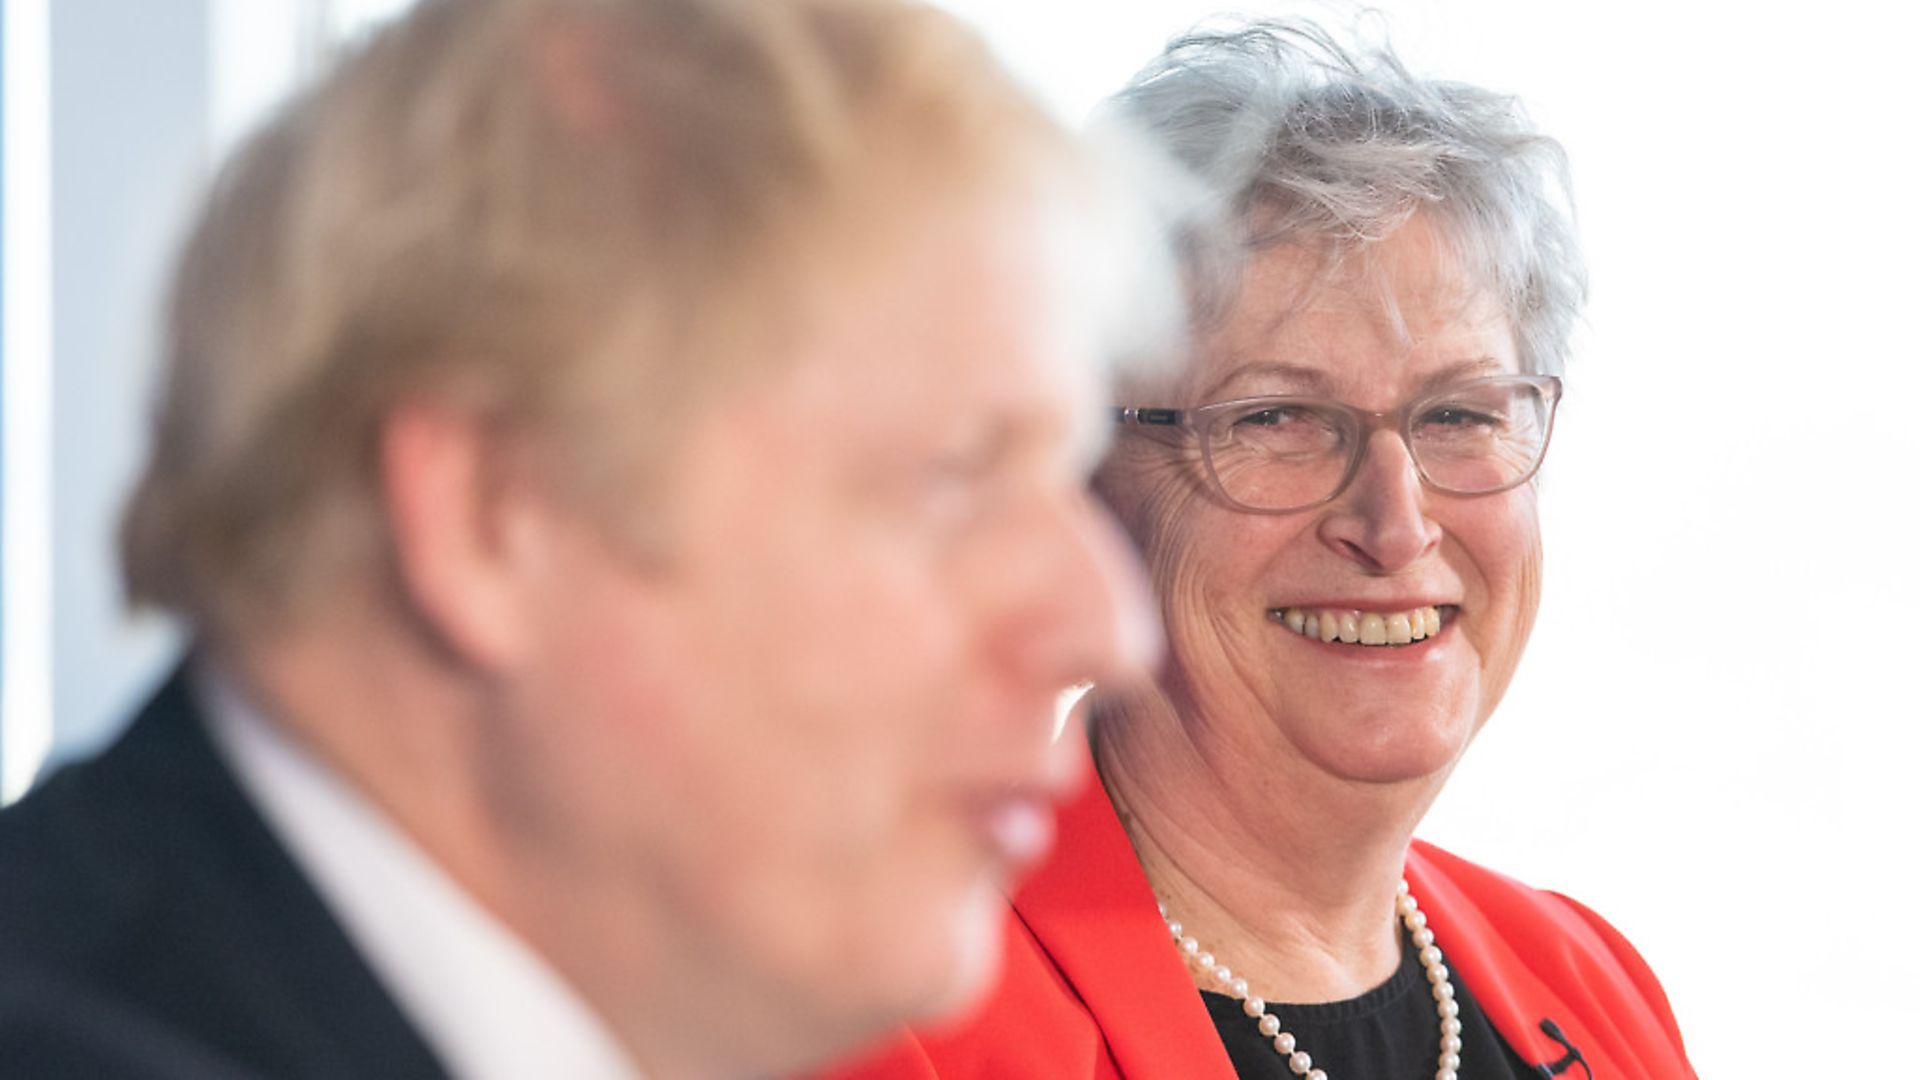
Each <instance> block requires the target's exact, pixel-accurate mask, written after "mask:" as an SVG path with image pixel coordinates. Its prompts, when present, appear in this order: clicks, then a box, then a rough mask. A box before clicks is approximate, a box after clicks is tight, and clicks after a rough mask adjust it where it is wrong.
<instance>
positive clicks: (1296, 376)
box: [1201, 360, 1333, 401]
mask: <svg viewBox="0 0 1920 1080" xmlns="http://www.w3.org/2000/svg"><path fill="white" fill-rule="evenodd" d="M1254 379H1258V380H1260V381H1262V382H1265V381H1269V380H1272V381H1282V382H1285V383H1287V384H1288V385H1289V389H1290V390H1292V391H1294V392H1302V391H1304V392H1306V393H1311V394H1328V393H1331V392H1332V389H1333V383H1332V380H1330V379H1329V378H1328V377H1327V374H1326V372H1324V371H1321V370H1320V369H1319V368H1311V367H1303V366H1301V365H1299V364H1288V363H1283V362H1281V361H1278V360H1267V361H1259V362H1256V363H1251V364H1242V365H1241V366H1239V367H1236V368H1234V369H1233V370H1232V371H1229V372H1227V373H1226V374H1225V375H1224V376H1222V377H1221V378H1220V379H1219V380H1218V381H1216V382H1215V383H1214V384H1213V385H1212V386H1210V387H1208V388H1207V390H1206V392H1205V393H1204V394H1203V395H1202V396H1201V400H1203V401H1220V400H1223V398H1222V395H1223V394H1225V393H1227V392H1228V390H1229V388H1231V387H1233V386H1235V385H1236V384H1239V383H1242V382H1247V381H1249V380H1254Z"/></svg>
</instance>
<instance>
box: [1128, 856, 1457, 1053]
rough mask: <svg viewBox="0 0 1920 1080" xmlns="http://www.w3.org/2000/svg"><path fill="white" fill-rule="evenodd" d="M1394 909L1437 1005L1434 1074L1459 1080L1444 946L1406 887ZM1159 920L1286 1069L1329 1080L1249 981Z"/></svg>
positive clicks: (1175, 924)
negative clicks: (1266, 1041) (1442, 952)
mask: <svg viewBox="0 0 1920 1080" xmlns="http://www.w3.org/2000/svg"><path fill="white" fill-rule="evenodd" d="M1393 903H1394V909H1395V910H1396V911H1397V912H1398V913H1399V915H1400V921H1401V922H1402V923H1404V924H1406V927H1407V933H1408V934H1409V935H1411V936H1412V937H1413V947H1414V948H1416V949H1419V950H1420V966H1421V967H1424V968H1426V969H1427V982H1428V983H1429V984H1430V985H1431V986H1432V987H1433V1000H1434V1004H1435V1007H1436V1010H1437V1011H1438V1012H1439V1014H1440V1067H1439V1068H1438V1069H1436V1070H1435V1071H1434V1074H1433V1077H1434V1080H1459V1076H1460V1004H1459V1002H1457V1001H1455V1000H1454V998H1453V979H1452V978H1451V976H1450V974H1449V972H1448V971H1447V965H1446V964H1445V963H1443V962H1442V957H1441V955H1440V946H1438V945H1435V944H1434V943H1433V931H1431V930H1429V929H1427V917H1426V915H1425V914H1424V913H1422V912H1421V910H1420V905H1419V904H1418V903H1416V902H1415V901H1414V899H1413V894H1412V893H1411V892H1409V891H1407V883H1406V882H1405V881H1402V882H1401V883H1400V891H1399V893H1398V894H1397V895H1396V896H1395V897H1394V901H1393ZM1160 917H1161V918H1162V919H1165V920H1166V922H1167V929H1168V930H1170V931H1172V932H1173V940H1174V942H1175V943H1176V944H1177V945H1178V946H1179V948H1180V955H1181V956H1182V957H1183V958H1185V959H1186V960H1187V961H1189V962H1190V963H1194V964H1198V965H1200V969H1201V970H1202V971H1205V972H1206V973H1207V975H1208V976H1209V977H1211V978H1212V979H1213V981H1214V984H1215V985H1216V986H1218V987H1219V988H1220V989H1221V990H1223V991H1224V992H1226V993H1228V994H1231V995H1232V996H1233V997H1235V998H1238V999H1239V1000H1240V1008H1241V1011H1243V1012H1245V1013H1246V1014H1247V1015H1248V1016H1250V1017H1252V1018H1253V1019H1255V1020H1257V1021H1259V1023H1260V1034H1262V1035H1265V1036H1266V1037H1267V1038H1269V1039H1272V1040H1273V1049H1274V1052H1275V1053H1277V1054H1279V1055H1280V1056H1281V1057H1283V1058H1285V1059H1286V1061H1287V1068H1289V1069H1292V1070H1293V1074H1294V1075H1295V1076H1300V1077H1304V1078H1305V1080H1327V1074H1326V1072H1325V1071H1324V1070H1321V1069H1316V1068H1314V1066H1313V1058H1311V1057H1309V1056H1308V1055H1307V1052H1306V1051H1305V1050H1302V1049H1300V1048H1299V1046H1298V1045H1297V1044H1298V1040H1296V1039H1295V1038H1294V1037H1293V1034H1292V1033H1291V1032H1288V1031H1282V1030H1281V1028H1280V1018H1279V1017H1277V1016H1275V1015H1273V1014H1272V1013H1270V1012H1268V1011H1267V1003H1266V1002H1265V1001H1263V1000H1261V999H1260V998H1259V997H1257V996H1256V995H1254V994H1253V993H1252V992H1250V991H1249V990H1248V989H1247V980H1245V979H1242V978H1239V977H1238V976H1236V975H1234V973H1233V970H1232V969H1231V968H1229V967H1227V965H1225V964H1221V963H1217V962H1216V960H1215V957H1214V955H1213V954H1212V953H1210V952H1207V951H1205V950H1203V949H1202V948H1201V947H1200V943H1199V942H1198V941H1195V940H1194V939H1193V937H1192V935H1190V934H1187V933H1186V932H1185V929H1184V928H1183V927H1182V926H1181V925H1180V922H1179V920H1177V919H1175V918H1174V917H1173V916H1172V915H1169V914H1167V905H1165V904H1161V905H1160Z"/></svg>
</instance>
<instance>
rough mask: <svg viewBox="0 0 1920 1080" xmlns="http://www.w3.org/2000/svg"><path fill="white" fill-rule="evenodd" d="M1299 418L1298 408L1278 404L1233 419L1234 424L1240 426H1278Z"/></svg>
mask: <svg viewBox="0 0 1920 1080" xmlns="http://www.w3.org/2000/svg"><path fill="white" fill-rule="evenodd" d="M1300 418H1301V417H1300V410H1299V409H1297V408H1294V407H1293V406H1291V405H1280V406H1275V407H1274V408H1271V409H1261V410H1259V411H1258V412H1250V413H1248V414H1247V415H1245V416H1242V417H1240V418H1239V419H1238V420H1235V421H1234V424H1235V425H1237V426H1241V427H1279V426H1281V425H1282V424H1290V423H1294V422H1297V421H1298V420H1299V419H1300Z"/></svg>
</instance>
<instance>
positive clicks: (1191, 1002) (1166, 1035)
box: [826, 783, 1695, 1080]
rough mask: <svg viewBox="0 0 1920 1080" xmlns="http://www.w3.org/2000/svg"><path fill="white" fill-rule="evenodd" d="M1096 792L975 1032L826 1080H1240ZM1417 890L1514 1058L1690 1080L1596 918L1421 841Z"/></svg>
mask: <svg viewBox="0 0 1920 1080" xmlns="http://www.w3.org/2000/svg"><path fill="white" fill-rule="evenodd" d="M1087 787H1088V790H1087V791H1086V792H1085V793H1084V794H1083V795H1081V796H1080V797H1079V798H1078V799H1076V800H1075V801H1074V802H1072V803H1071V804H1069V805H1067V806H1064V807H1062V808H1061V816H1060V841H1059V844H1058V845H1057V847H1056V849H1055V851H1054V854H1053V856H1052V858H1051V859H1050V860H1049V861H1048V862H1046V863H1045V864H1044V865H1043V866H1041V868H1040V869H1039V871H1038V872H1037V873H1035V874H1034V876H1033V877H1032V879H1031V880H1029V881H1028V882H1027V884H1026V886H1025V887H1024V888H1022V889H1021V890H1020V892H1019V893H1018V894H1017V895H1016V896H1015V897H1014V898H1013V906H1012V911H1011V912H1010V914H1009V917H1008V920H1007V923H1008V925H1007V933H1006V962H1005V966H1004V971H1003V974H1002V977H1001V982H1000V985H999V988H998V989H997V990H996V991H995V992H994V993H993V994H992V995H991V996H990V997H989V998H988V999H987V1000H986V1001H985V1002H984V1003H983V1004H982V1005H981V1006H980V1007H979V1008H978V1009H977V1010H976V1011H975V1012H973V1013H972V1014H970V1015H969V1016H968V1017H967V1018H966V1019H964V1020H962V1021H960V1022H958V1023H956V1024H951V1025H948V1026H945V1027H938V1028H930V1029H926V1030H915V1031H913V1032H911V1033H907V1034H904V1035H902V1036H901V1037H900V1038H898V1039H897V1040H895V1041H894V1042H893V1043H890V1044H888V1045H887V1046H885V1047H883V1048H882V1049H880V1050H879V1051H877V1052H875V1053H873V1054H870V1055H869V1056H867V1057H866V1058H863V1059H861V1060H860V1061H858V1062H855V1063H853V1064H850V1065H847V1066H845V1067H843V1068H841V1069H839V1070H836V1071H833V1072H831V1073H828V1074H826V1077H827V1078H828V1080H883V1078H885V1080H895V1078H900V1080H918V1078H947V1080H952V1078H959V1077H980V1078H982V1080H1080V1078H1083V1077H1084V1078H1090V1080H1102V1078H1118V1077H1130V1078H1133V1080H1234V1071H1233V1066H1232V1064H1231V1063H1230V1062H1229V1061H1228V1060H1227V1053H1226V1050H1225V1049H1223V1048H1222V1047H1221V1045H1220V1039H1219V1036H1218V1034H1217V1033H1216V1032H1215V1031H1214V1028H1213V1022H1212V1020H1211V1019H1210V1018H1209V1017H1208V1015H1207V1011H1206V1007H1205V1006H1204V1005H1203V1004H1202V1003H1201V1000H1200V995H1199V993H1198V992H1196V990H1195V988H1194V985H1193V981H1192V979H1191V978H1189V976H1188V975H1187V970H1186V967H1185V965H1184V964H1182V963H1181V961H1180V958H1179V955H1178V953H1177V952H1176V951H1175V950H1174V949H1173V948H1172V946H1171V945H1170V944H1169V942H1168V940H1167V931H1166V925H1165V923H1163V922H1162V921H1161V919H1160V913H1159V909H1158V906H1157V904H1156V903H1155V900H1154V897H1153V892H1152V890H1151V888H1150V887H1149V886H1148V884H1147V879H1146V875H1145V874H1143V873H1142V872H1141V870H1140V865H1139V863H1138V862H1137V861H1136V860H1135V858H1134V854H1133V848H1132V847H1131V846H1130V845H1129V843H1128V841H1127V836H1126V833H1125V832H1124V831H1122V829H1121V827H1120V822H1119V819H1118V818H1117V817H1115V815H1114V812H1113V806H1112V804H1111V803H1109V802H1108V801H1107V797H1106V793H1105V792H1104V791H1102V790H1101V788H1100V785H1099V784H1097V783H1089V784H1088V785H1087ZM1407 881H1408V883H1409V884H1410V885H1411V886H1412V888H1413V892H1414V895H1416V896H1418V897H1419V898H1420V909H1421V910H1422V911H1424V912H1426V913H1427V919H1428V925H1429V926H1430V927H1431V928H1432V929H1433V932H1434V936H1435V938H1436V940H1437V942H1438V943H1439V945H1440V947H1441V948H1442V949H1443V950H1444V951H1445V952H1446V955H1447V964H1448V965H1449V966H1450V967H1452V968H1453V969H1454V970H1455V971H1457V972H1459V973H1460V975H1461V977H1462V978H1463V979H1465V981H1466V983H1467V985H1468V986H1469V987H1470V988H1471V989H1472V991H1473V996H1474V998H1475V999H1476V1000H1478V1001H1479V1002H1480V1005H1481V1007H1482V1008H1483V1009H1484V1010H1485V1011H1486V1014H1487V1018H1488V1019H1489V1020H1491V1021H1492V1023H1493V1026H1494V1028H1495V1029H1496V1030H1497V1031H1499V1033H1500V1035H1501V1037H1502V1038H1504V1039H1505V1040H1506V1041H1507V1043H1508V1045H1510V1046H1512V1047H1513V1048H1514V1049H1515V1050H1516V1051H1518V1052H1519V1054H1520V1056H1521V1057H1523V1058H1525V1059H1526V1060H1527V1061H1529V1062H1536V1063H1542V1064H1546V1065H1548V1066H1549V1067H1551V1066H1553V1065H1556V1064H1564V1066H1565V1067H1564V1068H1563V1070H1562V1071H1561V1072H1559V1073H1558V1074H1557V1075H1559V1076H1563V1077H1568V1078H1572V1080H1587V1074H1586V1073H1585V1072H1583V1071H1582V1070H1581V1068H1580V1066H1579V1065H1578V1064H1574V1063H1572V1062H1571V1060H1570V1050H1569V1047H1573V1048H1578V1051H1579V1053H1580V1055H1581V1056H1582V1057H1583V1058H1584V1059H1585V1061H1586V1063H1587V1065H1588V1066H1589V1068H1590V1069H1591V1072H1592V1076H1593V1077H1594V1078H1595V1080H1693V1078H1694V1075H1695V1074H1694V1071H1693V1067H1692V1066H1691V1065H1690V1064H1688V1062H1687V1055H1686V1049H1685V1047H1684V1046H1683V1045H1682V1044H1681V1041H1680V1029H1679V1027H1678V1025H1677V1024H1675V1022H1674V1019H1673V1012H1672V1010H1671V1009H1670V1008H1669V1007H1668V1005H1667V997H1666V994H1665V992H1663V991H1662V990H1661V989H1660V983H1659V982H1658V981H1657V980H1656V979H1655V978H1654V976H1653V972H1652V971H1650V970H1648V968H1647V965H1646V962H1645V961H1643V960H1641V959H1640V955H1639V954H1638V953H1637V952H1635V951H1634V949H1633V946H1632V945H1630V944H1628V943H1627V940H1626V939H1625V938H1623V937H1621V936H1620V934H1619V932H1618V931H1616V930H1614V929H1613V927H1611V926H1608V925H1607V924H1606V922H1604V921H1603V920H1602V919H1601V918H1600V917H1599V916H1598V915H1595V914H1594V913H1593V912H1591V911H1588V910H1587V909H1586V908H1584V907H1581V906H1580V905H1579V904H1577V903H1575V902H1573V901H1572V900H1569V899H1567V898H1565V897H1563V896H1558V895H1556V894H1554V893H1548V892H1540V891H1538V890H1535V889H1530V888H1527V887H1526V886H1524V885H1521V884H1519V883H1518V882H1515V881H1512V880H1510V879H1508V878H1505V877H1502V876H1501V875H1499V874H1495V873H1493V872H1492V871H1489V870H1484V869H1482V868H1480V867H1478V866H1475V865H1473V864H1472V863H1469V862H1466V861H1465V860H1462V859H1459V858H1456V857H1454V856H1452V855H1449V854H1447V853H1446V852H1444V851H1441V850H1440V849H1438V848H1436V847H1433V846H1431V845H1428V844H1425V843H1421V842H1418V841H1416V842H1415V843H1414V845H1413V847H1412V849H1411V850H1410V851H1408V853H1407ZM1543 1021H1548V1022H1551V1024H1552V1025H1554V1026H1555V1028H1556V1030H1557V1031H1558V1033H1559V1034H1560V1036H1561V1037H1562V1038H1563V1039H1564V1040H1565V1044H1564V1045H1563V1044H1562V1042H1560V1041H1556V1040H1555V1039H1554V1038H1552V1037H1551V1036H1550V1035H1549V1034H1548V1032H1547V1031H1546V1030H1544V1029H1543V1027H1542V1022H1543Z"/></svg>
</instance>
